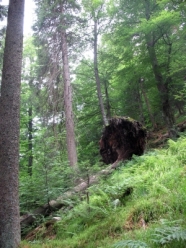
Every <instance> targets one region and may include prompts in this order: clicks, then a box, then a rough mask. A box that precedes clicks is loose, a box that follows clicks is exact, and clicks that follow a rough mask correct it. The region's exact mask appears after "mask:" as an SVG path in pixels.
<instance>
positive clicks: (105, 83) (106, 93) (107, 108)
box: [104, 80, 111, 119]
mask: <svg viewBox="0 0 186 248" xmlns="http://www.w3.org/2000/svg"><path fill="white" fill-rule="evenodd" d="M104 86H105V96H106V111H107V114H106V117H107V119H110V118H111V106H110V100H109V94H108V81H107V80H104Z"/></svg>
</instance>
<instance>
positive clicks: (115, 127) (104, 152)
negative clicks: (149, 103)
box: [99, 117, 147, 168]
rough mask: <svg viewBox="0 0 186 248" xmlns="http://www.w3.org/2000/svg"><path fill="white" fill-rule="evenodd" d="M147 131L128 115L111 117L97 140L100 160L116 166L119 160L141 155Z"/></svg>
mask: <svg viewBox="0 0 186 248" xmlns="http://www.w3.org/2000/svg"><path fill="white" fill-rule="evenodd" d="M146 138H147V132H146V129H145V128H144V127H143V126H142V124H141V123H140V122H138V121H135V120H133V119H131V118H129V117H119V118H112V119H110V120H109V125H108V126H106V127H105V129H104V130H103V134H102V137H101V139H100V141H99V145H100V154H101V156H102V161H103V162H104V163H106V164H112V168H116V167H117V165H118V162H119V161H122V160H127V159H131V158H132V155H133V154H135V155H139V156H140V155H142V154H143V153H144V150H145V145H146Z"/></svg>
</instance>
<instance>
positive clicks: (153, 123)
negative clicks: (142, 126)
mask: <svg viewBox="0 0 186 248" xmlns="http://www.w3.org/2000/svg"><path fill="white" fill-rule="evenodd" d="M143 81H144V80H143V79H142V78H140V79H139V85H140V89H141V93H142V95H143V97H144V100H145V103H146V106H147V109H148V113H149V117H150V120H151V123H152V126H153V129H154V130H155V129H156V128H157V124H156V122H155V120H154V117H153V114H152V111H151V107H150V102H149V99H148V97H147V94H146V92H145V90H144V85H143Z"/></svg>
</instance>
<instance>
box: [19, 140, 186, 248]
mask: <svg viewBox="0 0 186 248" xmlns="http://www.w3.org/2000/svg"><path fill="white" fill-rule="evenodd" d="M185 189H186V138H185V137H182V138H180V139H179V140H178V141H177V142H175V141H172V140H170V141H169V143H168V148H166V149H162V150H154V151H151V152H148V153H147V154H145V155H143V156H141V157H137V156H135V157H134V158H133V159H132V160H131V161H128V162H127V163H125V164H122V165H121V167H120V168H119V169H117V170H116V171H115V173H114V174H113V175H111V176H110V177H109V178H107V179H105V180H103V181H101V182H100V184H99V185H95V186H92V187H90V189H89V194H90V201H89V203H87V202H86V200H85V201H83V202H81V203H80V204H79V205H77V206H76V207H75V208H74V209H72V210H69V211H68V212H67V213H64V212H62V211H61V212H59V213H58V214H61V217H62V221H60V222H58V223H56V224H55V235H54V234H53V235H51V237H52V238H51V237H50V235H49V236H48V237H45V238H43V237H42V234H41V233H39V232H38V234H37V237H35V240H32V241H30V242H29V241H22V243H21V247H22V248H38V247H43V248H54V247H55V248H58V247H59V248H61V247H63V248H109V247H110V248H113V247H115V248H117V247H152V248H153V247H174V248H176V247H179V248H181V247H185V242H186V240H185V239H186V238H185V239H184V237H183V238H182V236H181V235H182V234H185V230H186V190H185ZM116 199H117V201H116V202H118V205H114V202H115V200H116ZM179 220H181V221H179ZM158 228H159V230H160V231H161V232H159V233H158V231H157V230H158ZM167 228H169V229H167ZM171 230H173V233H174V235H173V233H172V234H171ZM42 232H43V229H42ZM53 233H54V232H53ZM160 234H161V235H162V236H161V235H160ZM171 235H172V236H171ZM185 236H186V235H185ZM161 240H165V241H166V242H167V243H161ZM162 242H163V241H162ZM143 245H144V246H143Z"/></svg>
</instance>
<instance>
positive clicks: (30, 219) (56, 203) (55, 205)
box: [20, 165, 113, 229]
mask: <svg viewBox="0 0 186 248" xmlns="http://www.w3.org/2000/svg"><path fill="white" fill-rule="evenodd" d="M112 171H113V168H112V165H110V166H108V167H107V168H106V169H104V170H101V171H100V172H98V173H97V174H95V175H91V176H88V177H87V178H86V179H84V180H83V179H81V182H80V183H79V184H78V185H76V186H75V187H74V188H72V189H71V190H68V191H66V192H65V193H64V194H63V195H62V196H59V197H58V198H57V199H56V200H51V201H49V202H48V203H46V204H45V205H43V206H41V207H38V208H37V209H35V210H34V211H33V212H31V213H27V214H24V215H22V216H21V217H20V224H21V228H22V229H24V228H25V227H28V226H29V225H33V224H34V223H35V222H37V219H38V218H39V217H40V216H44V217H47V216H49V215H50V214H51V212H54V211H57V210H59V209H61V208H62V207H63V206H65V205H66V204H65V203H64V202H65V200H67V199H70V198H72V197H73V196H75V195H78V194H79V193H83V192H86V190H87V189H88V187H89V186H90V185H93V184H95V183H97V182H98V181H99V179H100V177H101V176H103V175H109V174H111V173H112Z"/></svg>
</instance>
